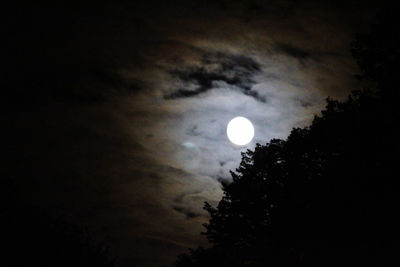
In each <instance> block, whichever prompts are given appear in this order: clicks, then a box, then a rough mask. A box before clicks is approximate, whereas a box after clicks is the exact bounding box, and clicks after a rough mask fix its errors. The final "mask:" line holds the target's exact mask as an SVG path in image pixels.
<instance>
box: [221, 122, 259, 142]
mask: <svg viewBox="0 0 400 267" xmlns="http://www.w3.org/2000/svg"><path fill="white" fill-rule="evenodd" d="M226 134H227V135H228V138H229V140H230V141H231V142H232V143H234V144H235V145H238V146H244V145H247V144H248V143H250V141H251V140H252V139H253V137H254V127H253V124H252V123H251V122H250V121H249V120H248V119H246V118H245V117H236V118H233V119H232V120H231V121H230V122H229V123H228V127H227V128H226Z"/></svg>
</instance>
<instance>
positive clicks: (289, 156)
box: [175, 17, 400, 267]
mask: <svg viewBox="0 0 400 267" xmlns="http://www.w3.org/2000/svg"><path fill="white" fill-rule="evenodd" d="M394 21H395V20H393V19H391V18H388V17H385V18H384V20H382V21H381V22H380V24H377V25H375V26H374V27H373V29H372V31H371V33H370V34H369V35H366V36H361V37H359V38H358V39H357V40H356V41H355V42H354V43H353V45H352V52H353V55H354V56H355V58H356V59H357V61H358V63H359V65H360V68H361V70H362V71H363V73H364V78H367V79H370V80H372V81H374V82H375V83H376V88H371V89H365V90H362V91H354V92H353V93H352V94H351V95H350V96H349V97H348V99H347V100H346V101H343V102H340V101H336V100H332V99H329V98H328V99H327V105H326V108H325V110H323V111H322V115H321V116H316V117H315V118H314V120H313V122H312V124H311V125H310V126H309V127H306V128H303V129H300V128H297V129H293V130H292V132H291V133H290V135H289V137H288V138H287V139H286V140H278V139H273V140H271V141H270V142H269V143H268V144H266V145H259V144H257V146H256V147H255V149H254V151H250V150H248V151H247V152H246V153H242V161H241V163H240V166H239V167H238V168H237V169H236V172H231V175H232V183H229V184H224V185H223V192H224V196H223V198H222V200H221V201H220V202H219V204H218V206H217V207H215V208H214V207H212V206H211V205H209V204H208V203H206V204H205V209H206V210H207V211H208V212H209V214H210V217H211V219H210V221H209V223H208V224H206V225H205V227H206V232H205V233H204V234H205V235H206V237H207V238H208V240H209V241H210V243H211V245H212V246H211V247H210V248H207V249H203V248H199V249H197V250H191V251H190V253H189V254H184V255H181V256H180V258H179V259H178V260H177V262H176V263H175V266H176V267H184V266H344V265H348V266H384V265H388V264H390V263H394V261H395V258H394V257H393V255H392V252H393V251H395V250H396V249H398V247H399V246H398V244H397V243H396V241H397V240H398V235H397V232H398V231H397V228H398V227H397V223H398V221H397V220H396V219H395V218H396V215H397V212H396V211H397V209H398V206H397V205H398V204H397V203H399V201H398V200H399V199H398V196H397V195H398V194H397V192H396V191H397V189H398V186H397V184H398V183H397V177H396V173H397V167H396V162H397V155H398V152H399V147H398V134H399V131H398V130H395V127H394V126H395V125H394V124H396V122H397V121H398V115H397V114H398V113H397V112H396V111H397V101H398V99H393V97H394V96H396V95H398V92H397V88H396V83H395V81H396V78H397V71H398V68H396V66H395V65H396V64H397V63H398V51H399V47H400V42H399V39H398V36H400V35H398V34H397V32H398V31H399V30H398V29H395V30H394V32H396V35H395V37H392V35H389V33H391V34H392V33H393V32H392V31H391V30H392V29H393V26H394V24H392V23H393V22H394ZM380 38H381V39H380ZM382 40H383V41H382ZM381 41H382V42H381ZM386 45H388V47H386Z"/></svg>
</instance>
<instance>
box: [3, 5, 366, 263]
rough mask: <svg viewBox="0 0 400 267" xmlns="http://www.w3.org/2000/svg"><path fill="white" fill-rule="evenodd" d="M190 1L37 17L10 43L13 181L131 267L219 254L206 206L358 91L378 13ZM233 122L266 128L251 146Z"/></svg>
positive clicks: (350, 8) (38, 10)
mask: <svg viewBox="0 0 400 267" xmlns="http://www.w3.org/2000/svg"><path fill="white" fill-rule="evenodd" d="M192 2H193V3H186V4H185V3H180V4H179V5H176V6H174V7H172V6H170V5H169V4H165V3H163V4H162V3H157V4H158V5H155V3H154V2H149V3H144V2H143V3H127V2H124V3H122V4H111V3H110V4H107V5H105V6H103V5H100V4H99V7H97V8H96V10H94V9H92V7H91V6H88V7H85V8H81V9H78V10H76V9H77V8H68V9H64V8H63V7H62V6H61V7H58V8H56V9H53V12H54V13H52V14H49V13H48V12H47V9H46V8H40V7H36V8H35V9H34V11H35V12H33V13H35V14H38V18H36V20H35V22H36V24H37V26H38V27H32V29H30V30H27V32H25V33H19V34H16V35H13V36H11V37H10V38H9V39H8V42H10V43H9V47H13V49H11V48H10V54H9V56H8V57H9V59H8V60H9V61H10V62H12V63H10V70H12V75H11V74H10V75H8V77H7V79H6V82H7V86H8V87H9V88H11V89H10V95H11V97H10V98H9V99H10V103H9V107H8V109H9V110H8V112H9V113H10V114H13V118H14V119H13V120H10V122H9V125H10V129H12V132H13V137H12V139H10V140H17V139H18V142H12V143H18V144H19V145H18V146H17V148H15V147H13V151H14V152H13V156H12V157H15V158H16V159H19V160H20V162H22V160H21V158H23V159H24V162H29V164H28V163H25V166H23V168H21V166H19V167H18V168H15V169H17V170H18V171H17V173H19V172H20V173H19V174H18V175H16V174H14V175H15V176H18V177H27V176H29V177H30V178H29V179H25V178H24V179H22V178H21V181H20V183H21V184H22V186H23V187H24V188H25V191H24V192H26V193H27V194H26V199H27V200H28V201H29V202H30V203H34V204H35V205H38V206H42V207H46V206H48V207H47V208H48V209H50V210H53V211H57V212H60V213H63V214H66V215H67V216H68V217H69V218H71V220H73V221H75V222H77V223H80V224H85V225H89V227H90V228H91V229H94V232H95V233H96V234H97V235H98V236H100V237H103V238H105V239H106V242H107V243H108V244H109V245H110V247H111V251H112V252H115V253H116V254H117V255H118V256H119V258H120V261H121V262H122V263H123V264H124V266H132V265H133V266H135V265H139V266H159V265H161V264H164V263H168V262H171V261H172V260H173V259H174V258H175V256H176V255H177V254H178V253H181V252H183V251H185V249H186V248H187V247H193V246H197V245H198V244H203V245H206V244H207V243H206V241H205V240H204V238H203V237H202V236H200V235H199V233H200V232H201V231H202V230H203V229H202V223H204V222H206V221H207V218H208V217H207V213H206V212H205V211H204V210H203V209H202V207H203V202H204V201H208V202H210V203H211V204H216V203H218V201H219V199H220V198H221V196H222V195H221V189H220V187H221V183H220V182H221V181H222V180H223V181H227V182H229V180H230V175H229V171H230V170H235V168H237V167H238V165H239V163H240V157H241V155H240V152H242V151H245V150H246V149H252V148H254V146H255V144H256V143H262V144H264V143H266V142H268V141H269V140H270V139H271V138H285V137H286V136H287V135H288V134H289V132H290V130H291V129H292V128H293V127H303V126H306V125H307V124H308V123H309V122H310V121H311V120H312V118H313V116H314V114H316V113H318V112H319V110H320V109H321V108H322V107H323V106H324V100H325V98H326V97H327V96H332V97H335V98H343V97H345V96H346V95H347V93H348V92H349V91H350V90H353V89H355V85H356V81H355V79H354V78H353V75H354V74H355V73H356V72H357V69H356V64H355V62H354V61H353V59H352V58H351V56H350V53H349V50H348V48H349V42H350V41H351V40H352V38H353V37H354V33H355V32H356V31H358V30H360V29H361V30H362V27H361V26H362V23H363V22H365V21H368V20H369V19H370V18H371V17H373V13H374V12H372V11H371V10H372V9H369V8H368V7H366V8H365V9H363V10H358V9H357V6H356V5H354V6H353V5H351V4H349V5H348V6H340V5H333V4H326V3H322V2H319V1H307V3H299V2H298V1H268V2H264V1H250V2H246V3H245V4H243V3H242V2H238V1H219V2H217V3H213V4H210V5H204V4H202V3H200V2H197V1H192ZM332 5H333V6H332ZM154 6H156V8H154ZM65 10H67V11H68V12H67V11H65ZM76 11H79V12H76ZM355 11H357V12H355ZM70 14H75V15H74V16H73V17H72V18H71V20H72V22H71V25H67V24H65V22H63V23H61V22H60V21H64V20H63V19H61V18H60V16H61V17H64V18H69V16H70ZM354 16H357V21H360V24H356V23H353V21H354V20H356V18H354ZM51 18H53V19H54V20H50V19H51ZM49 21H53V22H54V23H55V24H54V25H50V24H49V23H48V22H49ZM65 21H68V20H65ZM60 23H61V24H62V25H61V24H60ZM36 24H35V25H36ZM57 25H60V26H62V27H61V30H62V31H63V32H62V33H60V32H58V30H57ZM360 25H361V26H360ZM13 27H14V26H13ZM41 29H44V30H43V31H42V30H41ZM38 33H40V34H38ZM52 33H57V34H56V35H52ZM52 36H53V37H54V38H53V37H52ZM10 40H11V41H10ZM19 51H22V52H19ZM14 52H15V53H14ZM21 62H22V63H21ZM10 73H11V71H10ZM17 89H18V90H19V91H18V90H17ZM16 92H17V93H16ZM235 116H244V117H247V118H248V119H250V120H251V121H252V123H253V125H254V127H255V137H254V139H253V141H252V142H251V143H250V144H249V145H248V146H246V147H238V146H235V145H233V144H232V143H230V142H229V140H228V139H227V137H226V126H227V123H228V122H229V121H230V120H231V119H232V118H233V117H235ZM21 140H22V141H21ZM28 165H29V166H28ZM22 169H24V171H22ZM32 188H34V190H33V189H32ZM48 203H50V204H48ZM155 253H157V257H156V258H154V254H155Z"/></svg>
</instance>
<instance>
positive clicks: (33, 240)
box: [0, 177, 115, 267]
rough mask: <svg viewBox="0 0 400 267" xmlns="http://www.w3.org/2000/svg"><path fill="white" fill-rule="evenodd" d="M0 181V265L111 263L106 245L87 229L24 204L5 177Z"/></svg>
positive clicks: (107, 266)
mask: <svg viewBox="0 0 400 267" xmlns="http://www.w3.org/2000/svg"><path fill="white" fill-rule="evenodd" d="M0 185H1V186H0V200H1V202H0V226H1V228H0V244H1V247H2V249H1V252H0V266H7V267H8V266H16V267H17V266H18V267H25V266H26V267H27V266H43V267H50V266H59V267H71V266H76V267H90V266H96V267H113V266H114V262H115V258H114V257H112V256H111V255H110V253H109V251H108V248H107V247H106V246H105V245H104V244H103V243H101V242H98V241H96V240H94V239H93V238H92V237H91V234H90V232H89V231H88V229H86V228H84V227H81V226H78V225H75V224H71V223H69V222H67V220H65V219H64V218H62V217H60V216H55V215H52V214H49V213H48V212H45V211H44V210H42V209H40V208H39V207H35V206H32V205H29V204H27V203H26V201H23V200H22V199H21V198H23V196H22V195H21V194H20V193H19V191H18V189H17V187H16V183H15V181H13V180H11V179H9V178H7V177H2V180H1V184H0Z"/></svg>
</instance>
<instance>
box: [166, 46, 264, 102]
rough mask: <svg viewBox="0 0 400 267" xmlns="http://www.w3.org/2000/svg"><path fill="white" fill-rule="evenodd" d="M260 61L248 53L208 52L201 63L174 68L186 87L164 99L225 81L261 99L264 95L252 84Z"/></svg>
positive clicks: (199, 90)
mask: <svg viewBox="0 0 400 267" xmlns="http://www.w3.org/2000/svg"><path fill="white" fill-rule="evenodd" d="M260 70H261V65H260V64H259V63H258V62H256V61H255V60H254V59H253V58H251V57H249V56H245V55H233V54H227V53H222V52H219V53H208V54H205V55H204V56H203V58H202V61H201V66H191V67H187V68H186V69H183V70H182V69H174V70H172V71H170V74H171V75H172V76H174V77H177V78H178V79H179V80H180V81H182V83H183V84H184V85H186V87H190V89H188V88H186V87H185V86H184V87H183V88H178V89H177V90H175V91H174V92H172V93H170V94H168V95H165V97H164V98H165V99H176V98H185V97H193V96H196V95H199V94H201V93H204V92H207V91H209V90H211V89H214V88H218V83H225V84H226V85H227V86H230V87H231V88H238V89H239V90H240V91H242V92H243V93H244V94H245V95H248V96H251V97H253V98H255V99H257V100H258V101H261V102H265V98H263V97H262V96H260V95H259V94H258V93H257V92H255V91H252V90H251V88H252V86H253V85H254V84H255V81H254V79H253V77H254V75H255V74H257V73H259V72H260Z"/></svg>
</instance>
